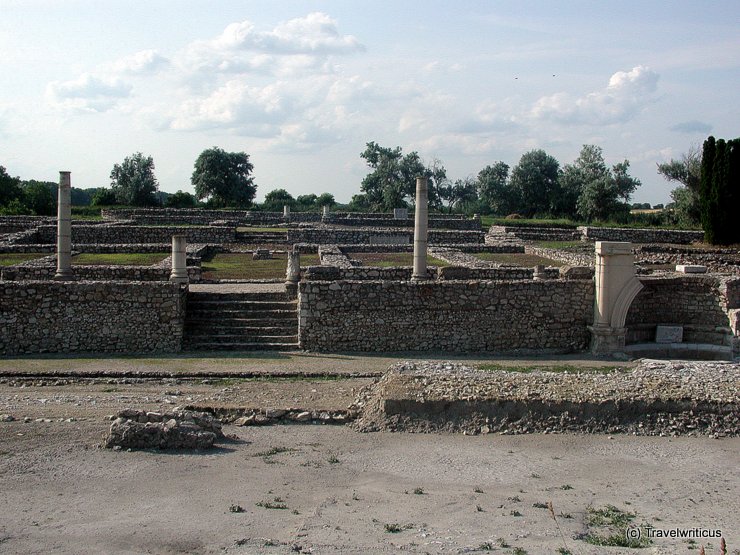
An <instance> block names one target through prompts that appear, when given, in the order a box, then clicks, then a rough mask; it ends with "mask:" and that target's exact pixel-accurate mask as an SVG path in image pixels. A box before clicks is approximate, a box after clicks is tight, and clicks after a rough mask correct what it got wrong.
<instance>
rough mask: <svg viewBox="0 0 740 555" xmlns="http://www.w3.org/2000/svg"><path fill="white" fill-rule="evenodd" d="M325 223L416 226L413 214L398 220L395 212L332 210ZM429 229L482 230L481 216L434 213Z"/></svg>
mask: <svg viewBox="0 0 740 555" xmlns="http://www.w3.org/2000/svg"><path fill="white" fill-rule="evenodd" d="M322 221H323V222H324V223H325V224H334V225H342V226H360V227H410V228H413V227H414V216H413V214H412V215H411V216H410V217H409V218H406V219H404V220H397V219H395V218H394V217H393V214H358V213H352V212H350V213H347V212H330V213H329V216H328V217H325V218H323V219H322ZM428 224H429V225H428V227H429V229H449V230H470V231H480V229H481V225H480V218H465V217H459V216H457V217H456V216H440V215H432V216H430V217H429V220H428Z"/></svg>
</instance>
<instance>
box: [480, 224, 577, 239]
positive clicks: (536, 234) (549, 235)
mask: <svg viewBox="0 0 740 555" xmlns="http://www.w3.org/2000/svg"><path fill="white" fill-rule="evenodd" d="M488 232H489V233H490V234H492V235H497V234H500V233H508V234H511V235H514V236H515V237H518V238H519V239H523V240H525V241H578V240H579V239H581V232H580V231H579V230H578V229H576V228H568V227H554V226H550V227H545V226H523V225H501V226H491V227H490V228H489V230H488Z"/></svg>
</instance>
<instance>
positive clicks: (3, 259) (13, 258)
mask: <svg viewBox="0 0 740 555" xmlns="http://www.w3.org/2000/svg"><path fill="white" fill-rule="evenodd" d="M50 255H51V253H42V252H6V253H2V254H0V266H15V265H16V264H20V263H21V262H28V261H29V260H38V259H39V258H43V257H45V256H50Z"/></svg>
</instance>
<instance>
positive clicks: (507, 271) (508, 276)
mask: <svg viewBox="0 0 740 555" xmlns="http://www.w3.org/2000/svg"><path fill="white" fill-rule="evenodd" d="M533 278H534V268H520V267H516V266H496V267H490V268H470V267H466V266H446V267H443V268H439V269H437V279H440V280H471V279H482V280H531V279H533ZM559 278H560V270H559V269H558V268H545V279H559Z"/></svg>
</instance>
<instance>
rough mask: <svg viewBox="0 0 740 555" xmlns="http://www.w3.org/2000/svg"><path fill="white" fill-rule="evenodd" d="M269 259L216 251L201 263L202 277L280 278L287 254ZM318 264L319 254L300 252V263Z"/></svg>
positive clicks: (285, 266) (282, 276) (276, 255)
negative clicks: (254, 258) (253, 258)
mask: <svg viewBox="0 0 740 555" xmlns="http://www.w3.org/2000/svg"><path fill="white" fill-rule="evenodd" d="M272 256H273V257H272V258H271V259H269V260H252V254H251V253H235V252H228V253H218V254H215V255H214V256H212V257H210V258H208V259H204V260H203V261H202V263H201V269H202V276H203V278H204V279H208V280H213V279H282V278H285V271H286V268H287V266H288V259H287V255H286V254H284V253H281V254H273V255H272ZM316 264H319V255H317V254H302V255H301V265H302V266H311V265H316Z"/></svg>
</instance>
